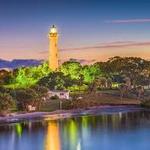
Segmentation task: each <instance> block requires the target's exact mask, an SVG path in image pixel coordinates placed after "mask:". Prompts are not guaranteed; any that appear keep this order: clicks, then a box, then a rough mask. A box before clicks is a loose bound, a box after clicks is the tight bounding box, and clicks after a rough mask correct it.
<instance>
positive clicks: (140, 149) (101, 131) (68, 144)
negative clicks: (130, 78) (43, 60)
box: [0, 111, 150, 150]
mask: <svg viewBox="0 0 150 150" xmlns="http://www.w3.org/2000/svg"><path fill="white" fill-rule="evenodd" d="M149 137H150V113H149V112H144V111H140V112H129V113H123V114H122V113H117V114H103V115H99V116H82V117H76V118H75V117H74V118H70V119H62V120H56V121H35V122H31V121H26V122H22V123H16V124H9V125H3V126H0V150H99V149H102V150H133V149H136V150H149V149H150V142H149Z"/></svg>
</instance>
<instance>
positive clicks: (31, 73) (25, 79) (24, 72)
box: [12, 63, 51, 88]
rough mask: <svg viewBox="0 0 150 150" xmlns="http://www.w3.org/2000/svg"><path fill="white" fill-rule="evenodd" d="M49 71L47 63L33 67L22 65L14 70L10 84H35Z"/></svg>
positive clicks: (19, 86) (28, 85)
mask: <svg viewBox="0 0 150 150" xmlns="http://www.w3.org/2000/svg"><path fill="white" fill-rule="evenodd" d="M50 72H51V70H50V69H49V67H48V64H47V63H43V64H42V65H39V66H34V67H22V68H19V69H16V70H15V71H14V75H13V77H14V79H13V81H12V84H14V85H16V86H17V88H28V87H30V86H33V85H35V84H36V83H37V82H38V81H39V80H40V79H41V78H43V77H44V76H47V75H48V74H49V73H50Z"/></svg>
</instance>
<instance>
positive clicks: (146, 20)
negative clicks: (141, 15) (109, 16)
mask: <svg viewBox="0 0 150 150" xmlns="http://www.w3.org/2000/svg"><path fill="white" fill-rule="evenodd" d="M105 22H106V23H148V22H150V18H147V19H120V20H108V21H105Z"/></svg>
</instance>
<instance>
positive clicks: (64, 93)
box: [48, 90, 70, 99]
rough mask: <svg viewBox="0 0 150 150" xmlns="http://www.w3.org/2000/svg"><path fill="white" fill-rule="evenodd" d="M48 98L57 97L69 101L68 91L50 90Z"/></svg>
mask: <svg viewBox="0 0 150 150" xmlns="http://www.w3.org/2000/svg"><path fill="white" fill-rule="evenodd" d="M48 95H49V97H53V96H58V97H59V99H69V98H70V93H69V91H62V90H60V91H59V90H52V91H49V92H48Z"/></svg>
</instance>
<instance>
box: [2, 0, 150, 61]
mask: <svg viewBox="0 0 150 150" xmlns="http://www.w3.org/2000/svg"><path fill="white" fill-rule="evenodd" d="M53 24H55V25H56V26H57V27H58V30H59V50H60V54H59V55H60V59H61V60H66V59H69V58H78V59H89V60H92V59H96V60H98V61H103V60H107V59H108V58H110V57H113V56H118V55H119V56H137V57H142V58H145V59H150V0H0V58H2V59H16V58H20V59H31V58H33V59H47V57H48V31H49V27H50V26H51V25H53Z"/></svg>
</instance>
